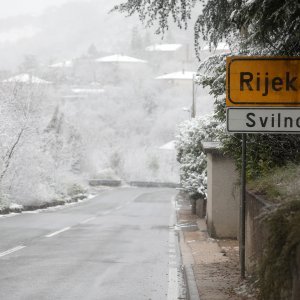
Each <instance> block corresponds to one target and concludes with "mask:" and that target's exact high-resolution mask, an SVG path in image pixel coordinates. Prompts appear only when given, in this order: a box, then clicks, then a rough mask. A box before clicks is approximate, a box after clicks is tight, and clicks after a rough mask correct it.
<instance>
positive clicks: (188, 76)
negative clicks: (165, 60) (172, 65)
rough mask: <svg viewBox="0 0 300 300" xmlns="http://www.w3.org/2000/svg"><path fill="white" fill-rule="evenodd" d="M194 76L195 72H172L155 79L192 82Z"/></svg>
mask: <svg viewBox="0 0 300 300" xmlns="http://www.w3.org/2000/svg"><path fill="white" fill-rule="evenodd" d="M195 76H196V72H191V71H180V72H174V73H169V74H165V75H161V76H158V77H156V78H155V79H167V80H172V79H175V80H193V78H194V77H195Z"/></svg>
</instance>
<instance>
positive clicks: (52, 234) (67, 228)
mask: <svg viewBox="0 0 300 300" xmlns="http://www.w3.org/2000/svg"><path fill="white" fill-rule="evenodd" d="M69 229H71V227H66V228H63V229H61V230H58V231H55V232H53V233H50V234H47V235H45V237H47V238H49V237H53V236H55V235H57V234H60V233H62V232H64V231H67V230H69Z"/></svg>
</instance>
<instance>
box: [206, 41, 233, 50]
mask: <svg viewBox="0 0 300 300" xmlns="http://www.w3.org/2000/svg"><path fill="white" fill-rule="evenodd" d="M203 50H206V51H208V50H210V49H209V45H205V46H204V47H203ZM211 50H212V51H225V52H227V51H230V48H229V46H228V44H227V43H225V42H220V43H218V45H217V48H215V47H213V46H212V47H211Z"/></svg>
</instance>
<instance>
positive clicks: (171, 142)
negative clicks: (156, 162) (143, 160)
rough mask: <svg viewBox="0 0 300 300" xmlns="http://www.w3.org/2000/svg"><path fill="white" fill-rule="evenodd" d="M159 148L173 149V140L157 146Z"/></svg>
mask: <svg viewBox="0 0 300 300" xmlns="http://www.w3.org/2000/svg"><path fill="white" fill-rule="evenodd" d="M159 149H161V150H174V149H175V141H174V140H173V141H170V142H168V143H166V144H164V145H162V146H160V147H159Z"/></svg>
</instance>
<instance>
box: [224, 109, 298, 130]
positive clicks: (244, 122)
mask: <svg viewBox="0 0 300 300" xmlns="http://www.w3.org/2000/svg"><path fill="white" fill-rule="evenodd" d="M227 131H228V132H241V133H247V132H249V133H300V108H287V107H278V108H274V107H272V108H271V107H269V108H267V107H265V108H255V107H244V108H241V107H239V108H235V107H230V108H227Z"/></svg>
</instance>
